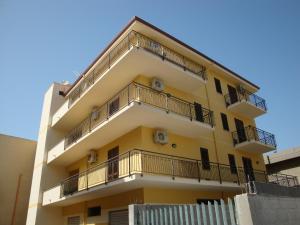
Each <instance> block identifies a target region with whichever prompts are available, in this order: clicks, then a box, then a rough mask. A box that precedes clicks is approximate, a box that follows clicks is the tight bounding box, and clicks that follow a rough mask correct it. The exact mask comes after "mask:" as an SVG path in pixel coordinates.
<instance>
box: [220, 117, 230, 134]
mask: <svg viewBox="0 0 300 225" xmlns="http://www.w3.org/2000/svg"><path fill="white" fill-rule="evenodd" d="M221 119H222V124H223V129H224V130H228V131H229V126H228V120H227V116H226V114H225V113H221Z"/></svg>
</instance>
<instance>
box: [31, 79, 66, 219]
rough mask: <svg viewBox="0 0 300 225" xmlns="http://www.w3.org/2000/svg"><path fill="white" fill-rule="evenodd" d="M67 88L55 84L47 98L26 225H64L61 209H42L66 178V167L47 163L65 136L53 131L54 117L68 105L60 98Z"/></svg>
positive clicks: (48, 92) (49, 90)
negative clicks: (46, 196) (52, 149)
mask: <svg viewBox="0 0 300 225" xmlns="http://www.w3.org/2000/svg"><path fill="white" fill-rule="evenodd" d="M63 88H64V86H62V85H60V84H53V85H51V86H50V88H49V89H48V91H47V92H46V93H45V96H44V104H43V110H42V118H41V122H40V129H39V135H38V142H37V149H36V156H35V161H34V170H33V178H32V187H31V193H30V200H29V208H28V213H27V221H26V225H52V224H55V225H62V224H63V216H62V209H61V208H60V207H52V208H51V207H48V208H47V207H42V199H43V192H44V191H45V190H47V189H49V188H51V187H53V186H54V185H56V184H57V183H59V182H60V181H61V180H62V179H63V178H64V177H65V176H66V172H65V170H64V168H62V167H52V166H49V165H48V164H47V155H48V150H49V148H50V147H51V146H54V145H56V144H57V143H58V142H59V141H60V140H61V139H62V137H63V134H61V133H60V132H58V131H56V130H54V129H52V128H51V121H52V115H53V114H54V112H56V110H57V109H58V108H59V107H60V106H61V105H62V104H63V102H64V97H62V96H60V95H59V91H60V90H61V89H63Z"/></svg>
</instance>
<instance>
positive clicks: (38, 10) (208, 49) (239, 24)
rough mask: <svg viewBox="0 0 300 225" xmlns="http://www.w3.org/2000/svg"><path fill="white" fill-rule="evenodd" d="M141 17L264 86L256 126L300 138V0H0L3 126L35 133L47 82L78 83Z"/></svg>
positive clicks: (284, 144)
mask: <svg viewBox="0 0 300 225" xmlns="http://www.w3.org/2000/svg"><path fill="white" fill-rule="evenodd" d="M42 2H44V3H42ZM135 15H137V16H139V17H141V18H143V19H145V20H147V21H149V22H150V23H153V24H154V25H156V26H158V27H159V28H161V29H163V30H165V31H167V32H168V33H170V34H172V35H174V36H175V37H177V38H178V39H180V40H182V41H184V42H186V43H187V44H189V45H191V46H193V47H194V48H196V49H198V50H200V51H201V52H203V53H205V54H207V55H208V56H209V57H211V58H213V59H215V60H217V61H218V62H220V63H222V64H224V65H225V66H227V67H229V68H231V69H232V70H234V71H236V72H237V73H239V74H241V75H243V76H245V78H247V79H249V80H251V81H253V82H254V83H256V84H258V85H259V86H260V87H261V91H259V95H260V96H262V97H264V98H265V99H266V100H267V104H268V108H269V112H268V113H267V114H266V115H263V116H261V117H259V118H258V119H257V125H258V127H260V128H262V129H265V130H267V131H270V132H273V133H275V134H276V137H277V142H278V144H279V149H282V148H288V147H293V146H298V145H300V135H299V134H300V132H299V130H300V119H299V116H300V103H299V101H300V78H299V75H300V1H299V0H295V1H291V0H290V1H275V0H270V1H261V0H259V1H240V0H236V1H200V0H198V1H174V0H173V1H166V0H164V1H155V0H152V1H142V0H139V1H96V0H95V1H92V0H86V1H76V0H60V1H55V0H51V1H41V0H39V1H30V0H28V1H14V0H0V28H1V31H0V32H1V33H0V79H1V80H0V84H1V88H0V103H1V105H0V133H6V134H11V135H16V136H22V137H25V138H30V139H36V138H37V135H38V128H39V122H40V116H41V110H42V101H43V95H44V92H45V91H46V90H47V88H48V87H49V85H50V84H51V83H52V82H53V81H62V80H69V81H74V80H75V78H76V76H77V75H76V74H79V73H80V72H82V71H83V70H84V69H85V68H86V67H87V66H88V64H89V63H90V62H91V61H92V60H93V59H94V58H95V57H96V55H97V54H98V53H99V52H100V51H101V50H102V49H103V48H104V47H105V46H106V45H107V44H108V43H109V42H110V40H111V39H112V38H113V37H114V36H115V35H116V34H117V33H118V32H119V31H120V30H121V28H123V27H124V26H125V25H126V24H127V23H128V21H129V20H130V19H131V18H132V17H133V16H135Z"/></svg>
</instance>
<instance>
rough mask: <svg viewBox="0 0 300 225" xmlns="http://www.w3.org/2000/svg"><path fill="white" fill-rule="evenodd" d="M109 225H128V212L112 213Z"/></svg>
mask: <svg viewBox="0 0 300 225" xmlns="http://www.w3.org/2000/svg"><path fill="white" fill-rule="evenodd" d="M109 225H128V210H120V211H112V212H110V213H109Z"/></svg>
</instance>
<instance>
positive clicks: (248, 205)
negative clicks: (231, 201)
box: [235, 194, 300, 225]
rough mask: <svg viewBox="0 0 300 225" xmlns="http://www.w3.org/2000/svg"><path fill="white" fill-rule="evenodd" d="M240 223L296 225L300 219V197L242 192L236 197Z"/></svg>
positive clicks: (243, 224)
mask: <svg viewBox="0 0 300 225" xmlns="http://www.w3.org/2000/svg"><path fill="white" fill-rule="evenodd" d="M235 204H236V213H237V214H236V217H237V220H238V221H239V224H240V225H268V224H272V225H295V224H297V223H298V222H299V221H300V213H299V212H300V198H299V197H296V198H295V197H288V196H274V195H265V194H261V195H257V194H242V195H237V196H236V197H235Z"/></svg>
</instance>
